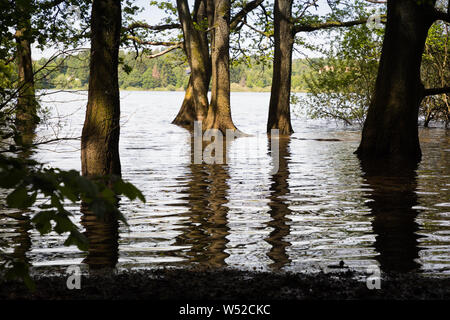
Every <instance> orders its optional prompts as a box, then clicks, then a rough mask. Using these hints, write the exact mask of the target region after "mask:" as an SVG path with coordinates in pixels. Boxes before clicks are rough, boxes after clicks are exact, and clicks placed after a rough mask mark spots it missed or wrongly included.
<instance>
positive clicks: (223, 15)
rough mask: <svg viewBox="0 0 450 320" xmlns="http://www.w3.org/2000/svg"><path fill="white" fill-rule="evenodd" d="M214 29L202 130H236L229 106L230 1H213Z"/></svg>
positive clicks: (224, 131)
mask: <svg viewBox="0 0 450 320" xmlns="http://www.w3.org/2000/svg"><path fill="white" fill-rule="evenodd" d="M214 8H215V10H214V29H213V35H212V41H211V48H212V49H211V59H212V90H211V103H210V106H209V109H208V116H207V118H206V121H205V126H204V129H205V130H206V129H219V130H220V131H222V132H223V133H226V130H227V129H230V130H237V129H236V127H235V125H234V123H233V120H232V119H231V104H230V1H229V0H215V1H214Z"/></svg>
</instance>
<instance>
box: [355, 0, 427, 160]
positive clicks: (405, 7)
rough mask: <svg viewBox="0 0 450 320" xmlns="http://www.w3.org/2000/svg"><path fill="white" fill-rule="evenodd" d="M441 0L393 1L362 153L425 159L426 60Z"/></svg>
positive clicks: (362, 156) (389, 3) (389, 7)
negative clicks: (421, 129)
mask: <svg viewBox="0 0 450 320" xmlns="http://www.w3.org/2000/svg"><path fill="white" fill-rule="evenodd" d="M434 2H435V1H431V3H430V1H429V2H424V1H423V2H421V3H420V2H418V1H410V0H396V1H388V12H387V25H386V31H385V37H384V41H383V49H382V53H381V60H380V66H379V69H378V77H377V81H376V86H375V94H374V97H373V99H372V102H371V104H370V106H369V110H368V114H367V118H366V121H365V123H364V128H363V132H362V140H361V144H360V146H359V148H358V150H357V151H356V153H357V154H358V156H359V157H360V158H387V159H393V160H402V159H409V160H410V161H420V159H421V150H420V145H419V137H418V113H419V105H420V102H421V100H422V98H423V94H424V87H423V84H422V82H421V79H420V65H421V61H422V54H423V50H424V45H425V41H426V38H427V34H428V29H429V28H430V26H431V24H432V23H433V21H434V19H433V17H432V15H431V14H430V12H431V8H433V7H434Z"/></svg>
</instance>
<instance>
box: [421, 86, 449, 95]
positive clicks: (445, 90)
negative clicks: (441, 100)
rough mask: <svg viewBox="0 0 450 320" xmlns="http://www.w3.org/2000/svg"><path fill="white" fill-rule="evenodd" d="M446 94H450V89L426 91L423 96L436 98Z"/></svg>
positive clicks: (430, 89)
mask: <svg viewBox="0 0 450 320" xmlns="http://www.w3.org/2000/svg"><path fill="white" fill-rule="evenodd" d="M444 93H450V87H443V88H429V89H425V91H424V93H423V96H424V97H427V96H434V95H437V94H444Z"/></svg>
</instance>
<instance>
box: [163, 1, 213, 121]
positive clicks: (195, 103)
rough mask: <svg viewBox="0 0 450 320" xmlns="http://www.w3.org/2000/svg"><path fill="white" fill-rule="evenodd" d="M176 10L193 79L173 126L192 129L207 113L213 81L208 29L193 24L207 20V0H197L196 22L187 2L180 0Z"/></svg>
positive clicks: (191, 78)
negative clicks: (201, 28)
mask: <svg viewBox="0 0 450 320" xmlns="http://www.w3.org/2000/svg"><path fill="white" fill-rule="evenodd" d="M177 8H178V15H179V19H180V22H181V26H182V28H183V35H184V49H185V52H186V56H187V58H188V61H189V66H190V68H191V76H190V78H189V85H188V88H187V90H186V95H185V98H184V101H183V105H182V106H181V109H180V111H179V112H178V115H177V116H176V117H175V119H174V120H173V122H172V123H173V124H177V125H181V126H183V127H186V128H188V129H192V128H193V122H194V121H203V119H204V118H205V117H206V114H207V110H208V88H209V82H210V80H211V59H210V56H209V48H208V38H207V33H206V31H205V30H200V29H199V28H198V26H195V25H194V22H195V23H197V22H198V23H199V24H200V23H201V21H202V20H203V19H205V18H206V0H197V1H196V3H195V10H194V11H195V12H194V19H192V18H191V13H190V11H189V5H188V2H187V0H177Z"/></svg>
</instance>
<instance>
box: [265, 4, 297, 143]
mask: <svg viewBox="0 0 450 320" xmlns="http://www.w3.org/2000/svg"><path fill="white" fill-rule="evenodd" d="M291 19H292V0H276V1H275V6H274V39H275V55H274V60H273V76H272V90H271V94H270V105H269V119H268V121H267V132H270V130H271V129H278V130H280V135H289V134H291V133H293V132H294V131H293V130H292V125H291V108H290V97H291V72H292V50H293V45H294V37H295V34H294V31H293V24H292V21H291Z"/></svg>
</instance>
